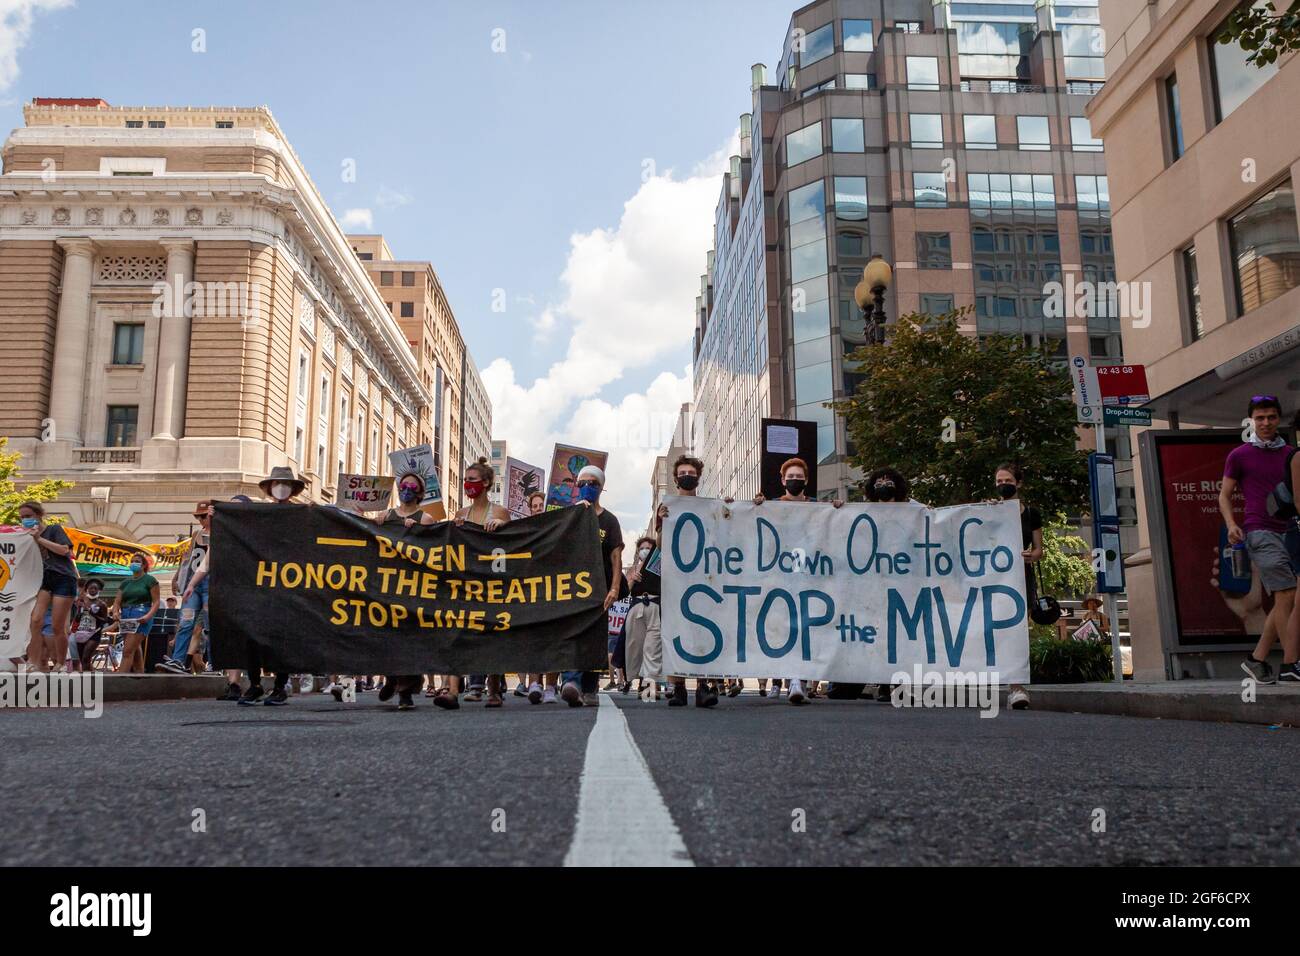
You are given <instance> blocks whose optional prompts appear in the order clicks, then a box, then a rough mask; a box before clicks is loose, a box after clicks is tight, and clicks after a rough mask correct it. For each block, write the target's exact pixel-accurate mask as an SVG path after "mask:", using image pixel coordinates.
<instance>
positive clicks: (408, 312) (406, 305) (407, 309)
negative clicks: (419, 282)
mask: <svg viewBox="0 0 1300 956" xmlns="http://www.w3.org/2000/svg"><path fill="white" fill-rule="evenodd" d="M402 318H404V319H413V318H415V303H414V302H403V303H402Z"/></svg>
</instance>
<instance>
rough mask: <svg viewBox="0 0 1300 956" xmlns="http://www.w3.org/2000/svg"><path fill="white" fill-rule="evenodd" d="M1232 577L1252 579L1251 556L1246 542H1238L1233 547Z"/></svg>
mask: <svg viewBox="0 0 1300 956" xmlns="http://www.w3.org/2000/svg"><path fill="white" fill-rule="evenodd" d="M1232 576H1233V577H1235V578H1246V579H1249V578H1250V555H1248V554H1247V553H1246V545H1245V543H1244V542H1238V543H1237V544H1234V545H1233V546H1232Z"/></svg>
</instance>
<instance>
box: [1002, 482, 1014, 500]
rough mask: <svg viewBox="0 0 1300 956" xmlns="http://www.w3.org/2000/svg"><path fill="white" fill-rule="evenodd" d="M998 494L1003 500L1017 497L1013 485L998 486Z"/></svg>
mask: <svg viewBox="0 0 1300 956" xmlns="http://www.w3.org/2000/svg"><path fill="white" fill-rule="evenodd" d="M998 494H1000V495H1001V496H1002V497H1003V498H1014V497H1015V496H1016V486H1015V485H1011V484H1001V485H998Z"/></svg>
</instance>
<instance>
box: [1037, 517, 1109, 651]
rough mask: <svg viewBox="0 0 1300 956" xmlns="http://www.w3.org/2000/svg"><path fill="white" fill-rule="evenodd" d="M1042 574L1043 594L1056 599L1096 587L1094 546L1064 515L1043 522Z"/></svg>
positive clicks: (1087, 591)
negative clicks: (1089, 543)
mask: <svg viewBox="0 0 1300 956" xmlns="http://www.w3.org/2000/svg"><path fill="white" fill-rule="evenodd" d="M1038 577H1039V581H1040V582H1041V585H1042V593H1043V594H1050V595H1052V596H1053V597H1056V598H1060V597H1061V596H1063V595H1069V596H1071V597H1082V596H1083V595H1085V594H1090V593H1091V592H1092V591H1094V590H1096V587H1097V572H1096V571H1094V570H1093V569H1092V549H1091V548H1090V547H1089V546H1088V543H1087V542H1086V541H1084V540H1083V538H1081V537H1079V536H1078V535H1077V534H1075V533H1074V529H1073V528H1071V527H1070V525H1069V524H1068V523H1067V522H1066V520H1065V515H1063V514H1058V515H1056V517H1055V518H1053V519H1052V520H1050V521H1045V522H1044V523H1043V557H1042V560H1040V561H1039V562H1038ZM1053 633H1054V632H1053Z"/></svg>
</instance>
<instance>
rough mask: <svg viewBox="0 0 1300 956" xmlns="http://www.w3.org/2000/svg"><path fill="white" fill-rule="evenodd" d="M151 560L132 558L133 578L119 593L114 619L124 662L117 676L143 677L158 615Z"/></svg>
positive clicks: (119, 667) (139, 555)
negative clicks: (148, 642)
mask: <svg viewBox="0 0 1300 956" xmlns="http://www.w3.org/2000/svg"><path fill="white" fill-rule="evenodd" d="M147 568H148V559H147V558H146V557H145V556H144V555H143V554H137V555H135V556H134V557H132V558H131V578H130V580H128V581H127V582H126V583H125V584H123V585H122V587H121V589H120V590H119V591H118V592H117V599H116V600H115V601H114V602H113V617H115V618H117V620H118V621H119V622H121V628H120V629H121V632H122V660H121V662H120V663H119V664H118V665H117V670H118V673H122V672H124V671H125V672H126V673H128V674H142V673H144V640H145V638H147V637H148V636H149V631H150V630H151V629H152V628H153V622H154V615H156V614H157V613H158V605H159V597H158V594H159V587H158V579H157V578H155V577H154V576H153V575H152V574H149V573H148V570H147Z"/></svg>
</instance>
